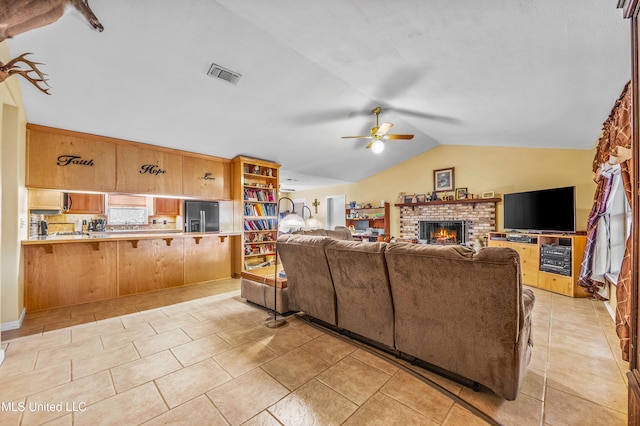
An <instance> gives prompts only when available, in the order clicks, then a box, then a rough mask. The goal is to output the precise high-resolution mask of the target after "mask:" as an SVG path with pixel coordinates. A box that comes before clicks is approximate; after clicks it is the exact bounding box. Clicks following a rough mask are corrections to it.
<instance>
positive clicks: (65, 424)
mask: <svg viewBox="0 0 640 426" xmlns="http://www.w3.org/2000/svg"><path fill="white" fill-rule="evenodd" d="M45 425H46V426H72V425H73V413H69V414H67V415H66V416H62V417H58V418H57V419H55V420H51V421H50V422H47V423H45Z"/></svg>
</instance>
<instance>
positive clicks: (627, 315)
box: [616, 160, 633, 361]
mask: <svg viewBox="0 0 640 426" xmlns="http://www.w3.org/2000/svg"><path fill="white" fill-rule="evenodd" d="M620 176H621V177H622V184H623V185H624V193H625V194H626V196H627V201H628V202H629V204H631V182H633V179H632V175H631V160H627V161H625V162H624V163H622V167H621V170H620ZM631 245H632V236H631V234H629V238H627V243H626V246H625V249H624V257H623V258H622V266H621V267H620V275H619V276H618V287H617V288H616V298H617V305H616V333H617V334H618V338H619V339H620V349H621V351H622V359H623V360H625V361H629V354H630V343H631V341H630V338H631V272H632V271H631Z"/></svg>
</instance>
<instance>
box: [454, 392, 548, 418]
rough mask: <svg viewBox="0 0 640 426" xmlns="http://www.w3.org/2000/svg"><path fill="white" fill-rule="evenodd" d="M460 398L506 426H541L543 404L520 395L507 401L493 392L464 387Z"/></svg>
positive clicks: (527, 396)
mask: <svg viewBox="0 0 640 426" xmlns="http://www.w3.org/2000/svg"><path fill="white" fill-rule="evenodd" d="M460 397H461V398H462V399H464V400H465V401H467V402H468V403H469V404H471V405H472V406H474V407H476V408H477V409H479V410H480V411H482V412H483V413H485V414H487V415H488V416H489V417H491V418H493V419H495V420H496V421H497V422H499V423H500V424H504V425H518V426H528V425H531V426H533V425H540V424H541V423H540V419H541V417H542V402H541V401H540V400H538V399H536V398H533V397H531V396H529V395H525V394H523V393H520V394H519V395H518V398H517V399H516V400H515V401H506V400H504V399H502V398H501V397H499V396H497V395H496V394H494V393H493V392H491V391H488V390H481V391H480V392H474V391H473V390H471V389H470V388H467V387H463V388H462V392H460Z"/></svg>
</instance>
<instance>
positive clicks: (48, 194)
mask: <svg viewBox="0 0 640 426" xmlns="http://www.w3.org/2000/svg"><path fill="white" fill-rule="evenodd" d="M28 203H29V210H52V211H60V212H62V192H60V191H52V190H44V189H29V195H28Z"/></svg>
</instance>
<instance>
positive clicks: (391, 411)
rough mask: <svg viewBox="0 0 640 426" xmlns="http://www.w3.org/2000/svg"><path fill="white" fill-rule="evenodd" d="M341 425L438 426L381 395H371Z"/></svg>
mask: <svg viewBox="0 0 640 426" xmlns="http://www.w3.org/2000/svg"><path fill="white" fill-rule="evenodd" d="M343 424H344V426H361V425H367V426H387V425H406V426H409V425H415V426H437V425H439V423H437V422H435V421H433V420H431V419H429V418H427V417H425V416H424V415H422V414H420V413H418V412H417V411H415V410H412V409H411V408H409V407H407V406H406V405H404V404H402V403H400V402H398V401H396V400H395V399H393V398H389V397H388V396H386V395H383V394H381V393H377V394H375V395H373V396H372V397H371V399H369V400H368V401H367V402H366V403H365V404H364V405H363V406H362V407H360V409H359V410H358V411H356V412H355V413H354V414H353V415H352V416H351V417H349V419H347V421H346V422H344V423H343ZM458 424H459V425H460V424H461V423H458ZM465 425H468V424H465ZM468 426H470V425H468Z"/></svg>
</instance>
